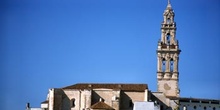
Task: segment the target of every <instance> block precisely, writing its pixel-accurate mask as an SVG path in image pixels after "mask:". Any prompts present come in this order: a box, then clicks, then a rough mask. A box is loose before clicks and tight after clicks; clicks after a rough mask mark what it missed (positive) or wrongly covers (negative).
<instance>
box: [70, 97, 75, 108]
mask: <svg viewBox="0 0 220 110" xmlns="http://www.w3.org/2000/svg"><path fill="white" fill-rule="evenodd" d="M75 101H76V100H75V99H74V98H73V99H71V107H75V106H76V105H75Z"/></svg>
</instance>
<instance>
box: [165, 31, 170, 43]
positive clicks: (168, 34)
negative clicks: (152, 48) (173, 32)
mask: <svg viewBox="0 0 220 110" xmlns="http://www.w3.org/2000/svg"><path fill="white" fill-rule="evenodd" d="M166 37H167V45H170V33H167V35H166Z"/></svg>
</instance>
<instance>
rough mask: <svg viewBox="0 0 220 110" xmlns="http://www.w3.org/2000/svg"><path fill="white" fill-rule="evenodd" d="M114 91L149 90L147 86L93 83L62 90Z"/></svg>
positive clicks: (79, 84) (75, 85)
mask: <svg viewBox="0 0 220 110" xmlns="http://www.w3.org/2000/svg"><path fill="white" fill-rule="evenodd" d="M100 88H104V89H114V90H125V91H145V90H146V89H148V87H147V84H93V83H90V84H89V83H78V84H74V85H71V86H67V87H64V88H62V89H81V90H82V89H100Z"/></svg>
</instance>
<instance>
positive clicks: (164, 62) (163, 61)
mask: <svg viewBox="0 0 220 110" xmlns="http://www.w3.org/2000/svg"><path fill="white" fill-rule="evenodd" d="M165 70H166V60H165V58H163V60H162V71H163V72H165Z"/></svg>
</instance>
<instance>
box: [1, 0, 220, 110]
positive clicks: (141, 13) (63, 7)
mask: <svg viewBox="0 0 220 110" xmlns="http://www.w3.org/2000/svg"><path fill="white" fill-rule="evenodd" d="M171 4H172V7H173V9H174V11H175V14H176V16H175V21H176V23H177V35H176V37H177V39H178V40H179V43H180V49H181V50H182V52H181V54H180V62H179V72H180V80H179V81H180V82H179V85H180V90H181V96H182V97H196V98H211V99H220V71H219V68H220V30H219V29H220V21H219V20H220V12H219V10H220V1H219V0H181V1H180V0H178V1H177V0H171ZM0 5H1V6H0V15H1V20H0V21H1V27H0V28H1V30H0V42H1V43H0V45H1V46H0V52H1V57H0V59H1V63H0V65H1V66H0V67H1V68H0V73H1V74H0V78H1V83H0V86H1V92H0V93H1V95H2V96H3V99H2V100H3V102H2V103H1V104H0V105H1V106H0V107H1V109H2V110H10V109H11V107H13V108H16V109H17V110H24V108H25V104H26V103H27V102H30V103H31V106H32V107H39V106H40V103H41V102H42V101H44V100H45V99H46V95H47V92H48V89H49V88H59V87H64V86H68V85H72V84H75V83H80V82H83V83H86V82H93V83H146V84H148V86H149V89H150V90H151V91H156V87H157V83H156V62H157V61H156V59H157V58H156V49H157V42H158V40H159V39H160V37H161V36H160V35H161V33H160V32H161V31H160V26H161V22H162V20H163V16H162V15H163V11H164V9H165V8H166V5H167V1H166V0H19V1H18V0H7V1H6V0H5V1H1V2H0Z"/></svg>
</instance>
